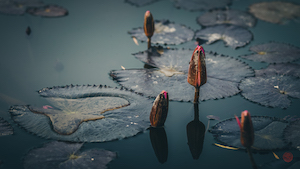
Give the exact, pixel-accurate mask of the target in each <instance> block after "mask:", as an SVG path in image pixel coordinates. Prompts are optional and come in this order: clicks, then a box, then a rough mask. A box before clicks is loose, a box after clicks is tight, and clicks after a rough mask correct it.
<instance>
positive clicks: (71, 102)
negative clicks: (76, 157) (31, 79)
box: [9, 85, 152, 142]
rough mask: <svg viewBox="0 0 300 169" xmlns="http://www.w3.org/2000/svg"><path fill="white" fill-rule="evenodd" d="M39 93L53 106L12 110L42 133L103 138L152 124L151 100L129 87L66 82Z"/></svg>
mask: <svg viewBox="0 0 300 169" xmlns="http://www.w3.org/2000/svg"><path fill="white" fill-rule="evenodd" d="M39 94H40V95H41V96H43V97H45V98H46V99H47V100H48V101H49V102H50V103H51V104H50V105H51V107H53V108H52V109H51V108H49V109H42V108H36V107H32V106H13V107H11V108H10V110H9V112H10V113H11V114H12V118H13V120H14V121H15V122H16V123H18V124H19V125H20V126H22V127H24V128H25V129H26V130H27V131H29V132H32V133H34V134H37V135H38V136H41V137H45V138H51V139H56V140H65V141H72V142H104V141H110V140H115V139H122V138H126V137H131V136H134V135H136V134H137V133H139V132H142V131H143V130H145V129H146V128H147V127H149V125H150V122H149V111H150V110H151V107H152V103H151V102H152V101H151V100H149V99H147V98H144V97H143V96H140V95H137V94H135V93H133V92H130V91H126V90H120V89H115V88H109V87H106V86H102V85H100V86H65V87H53V88H44V89H42V90H40V91H39ZM126 105H127V106H126ZM123 106H126V107H123ZM66 134H67V135H66Z"/></svg>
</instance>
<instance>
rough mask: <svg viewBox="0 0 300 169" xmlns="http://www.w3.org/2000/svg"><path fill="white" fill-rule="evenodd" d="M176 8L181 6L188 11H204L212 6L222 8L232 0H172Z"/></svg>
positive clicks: (212, 7)
mask: <svg viewBox="0 0 300 169" xmlns="http://www.w3.org/2000/svg"><path fill="white" fill-rule="evenodd" d="M173 1H174V5H175V7H176V8H183V9H186V10H189V11H199V10H200V11H206V10H211V9H214V8H224V7H225V6H227V5H229V4H230V3H231V2H232V0H210V1H207V0H197V1H195V0H173Z"/></svg>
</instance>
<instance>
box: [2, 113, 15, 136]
mask: <svg viewBox="0 0 300 169" xmlns="http://www.w3.org/2000/svg"><path fill="white" fill-rule="evenodd" d="M13 132H14V130H13V128H12V127H11V125H10V124H9V123H8V122H7V121H6V120H4V119H3V118H1V117H0V136H7V135H11V134H13Z"/></svg>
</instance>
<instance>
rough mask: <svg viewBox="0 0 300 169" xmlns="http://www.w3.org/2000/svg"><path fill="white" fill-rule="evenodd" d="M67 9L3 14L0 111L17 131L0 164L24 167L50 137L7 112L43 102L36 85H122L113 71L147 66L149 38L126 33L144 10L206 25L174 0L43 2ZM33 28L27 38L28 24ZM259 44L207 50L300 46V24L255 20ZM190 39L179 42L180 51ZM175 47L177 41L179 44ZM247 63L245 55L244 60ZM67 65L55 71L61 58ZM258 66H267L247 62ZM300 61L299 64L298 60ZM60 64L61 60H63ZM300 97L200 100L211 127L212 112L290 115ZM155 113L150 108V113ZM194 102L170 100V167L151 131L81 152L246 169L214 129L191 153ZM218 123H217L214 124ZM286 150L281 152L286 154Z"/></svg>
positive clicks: (7, 140) (141, 164)
mask: <svg viewBox="0 0 300 169" xmlns="http://www.w3.org/2000/svg"><path fill="white" fill-rule="evenodd" d="M44 2H45V3H53V4H58V5H61V6H64V7H66V8H67V9H68V10H69V15H68V16H66V17H62V18H40V17H35V16H31V15H28V14H25V15H24V16H6V15H0V21H1V26H0V46H1V50H0V57H1V62H0V70H1V71H0V78H1V83H0V116H1V117H3V118H4V119H5V120H7V121H8V122H9V123H11V125H12V127H13V128H14V134H13V135H11V136H3V137H0V160H1V161H2V162H3V164H2V165H1V166H0V168H1V167H2V168H10V169H13V168H22V167H23V161H22V158H23V157H24V156H25V155H26V153H27V152H28V151H29V150H30V149H33V148H36V147H41V146H42V145H43V144H44V143H46V142H49V140H46V139H43V138H40V137H37V136H35V135H32V134H30V133H28V132H26V131H25V130H24V129H22V128H20V127H19V126H18V125H16V124H15V123H14V122H13V121H12V120H11V117H10V115H9V113H8V111H7V110H8V109H9V107H10V106H11V105H16V104H31V105H40V104H43V103H42V101H41V100H40V99H39V96H38V94H37V92H36V91H37V90H39V89H41V88H43V87H51V86H61V85H67V84H80V85H81V84H106V85H109V86H113V87H117V86H118V84H116V83H115V82H114V81H112V80H111V79H110V77H109V75H108V73H109V71H110V70H116V69H117V70H118V69H121V66H123V67H125V68H126V69H128V68H143V63H141V62H140V61H138V60H137V59H135V58H134V57H133V56H132V55H131V53H136V52H138V51H143V50H145V49H146V47H147V44H146V43H139V46H137V45H136V44H135V43H134V42H133V40H132V39H131V37H130V35H129V34H127V31H129V30H131V29H132V28H135V27H140V26H142V24H143V15H144V13H145V11H146V10H150V11H151V12H152V14H153V16H154V18H155V19H169V20H171V21H174V22H176V23H181V24H185V25H187V26H189V27H191V28H192V29H193V30H197V29H200V26H199V25H198V24H197V23H196V17H197V16H199V15H200V14H201V13H202V12H189V11H186V10H182V9H176V8H174V7H173V4H172V2H170V1H159V2H156V3H154V4H151V5H148V6H145V7H140V8H137V7H134V6H131V5H130V4H127V3H124V1H123V0H110V1H102V0H89V1H80V0H73V1H58V0H52V1H50V0H49V1H44ZM255 2H259V1H258V0H251V1H241V0H237V1H234V2H233V5H232V6H230V8H232V9H240V10H247V7H248V6H249V5H250V4H252V3H255ZM28 26H30V27H31V30H32V32H31V35H30V36H27V34H26V33H25V31H26V28H27V27H28ZM249 30H250V31H251V32H252V33H253V36H254V39H253V41H252V42H251V43H250V44H249V45H247V46H245V47H243V48H239V49H237V50H233V49H231V48H229V47H224V45H223V42H217V43H214V44H212V45H203V47H204V49H205V50H206V51H209V50H213V51H215V52H218V53H221V54H225V55H230V56H233V57H236V58H238V56H239V55H244V54H249V53H250V52H249V51H248V49H249V47H250V46H252V45H256V44H261V43H266V42H270V41H277V42H285V43H290V44H292V45H295V46H298V47H299V46H300V33H299V31H298V30H300V24H299V22H298V21H291V22H288V23H287V24H284V25H275V24H271V23H267V22H264V21H260V20H258V21H257V24H256V26H255V27H254V28H250V29H249ZM185 46H188V43H186V44H182V45H178V47H179V48H181V47H185ZM174 47H177V46H174ZM241 60H243V59H241ZM58 61H59V63H61V64H63V69H62V70H61V69H57V63H58ZM243 61H245V62H246V63H248V64H249V65H250V66H252V67H253V68H254V69H261V68H264V67H266V66H267V64H266V63H255V62H252V61H248V60H243ZM298 63H300V62H298ZM60 66H61V65H60ZM299 108H300V100H296V99H292V105H291V106H290V107H289V108H288V109H285V110H283V109H279V108H267V107H263V106H260V105H258V104H255V103H253V102H250V101H247V100H245V99H244V98H243V97H242V96H241V95H236V96H233V97H230V98H226V99H220V100H209V101H205V102H202V103H200V105H199V112H200V113H199V119H200V121H202V122H203V123H204V124H205V125H206V124H207V121H208V119H207V118H206V116H207V115H210V114H211V115H215V116H219V117H220V119H226V118H232V117H233V116H234V115H235V114H236V115H239V114H240V113H241V112H242V111H243V110H248V111H250V112H251V114H252V115H267V116H276V117H285V116H286V115H298V113H299V112H298V110H299ZM149 112H150V110H149ZM193 116H194V110H193V105H192V104H191V103H182V102H170V105H169V114H168V118H167V120H166V123H165V131H166V134H167V140H168V150H169V151H168V159H167V161H166V162H165V163H164V164H161V163H159V162H158V160H157V158H156V156H155V154H154V150H153V149H152V146H151V142H150V136H149V131H148V130H147V131H145V132H144V133H141V134H138V135H137V136H135V137H131V138H128V139H123V140H119V141H112V142H106V143H86V144H84V147H83V150H86V149H90V148H103V149H107V150H110V151H115V152H117V153H118V157H117V158H116V159H115V160H114V161H112V162H111V163H110V164H109V167H110V168H112V169H114V168H132V169H133V168H174V169H175V168H241V167H242V168H245V169H250V168H251V164H250V160H249V158H248V155H247V153H244V152H243V151H233V150H226V149H222V148H219V147H216V146H213V145H212V144H213V143H214V142H215V140H214V139H213V136H212V135H211V134H210V133H206V135H205V139H204V145H203V151H202V153H201V155H200V158H199V159H198V160H194V159H193V158H192V155H191V153H190V151H189V147H188V144H187V136H186V125H187V124H188V123H189V122H190V121H192V120H193V119H194V117H193ZM215 123H216V121H211V125H213V124H215ZM289 151H291V152H292V153H293V154H294V156H300V153H299V152H298V151H296V150H289ZM284 152H285V151H284V150H283V151H276V154H277V155H278V156H279V157H282V155H283V153H284ZM254 159H255V161H256V163H257V164H263V163H265V162H268V161H270V160H274V159H275V158H274V156H273V155H272V153H268V154H254Z"/></svg>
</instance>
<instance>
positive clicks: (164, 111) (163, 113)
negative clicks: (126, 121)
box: [150, 90, 169, 127]
mask: <svg viewBox="0 0 300 169" xmlns="http://www.w3.org/2000/svg"><path fill="white" fill-rule="evenodd" d="M168 108H169V96H168V93H167V92H166V91H164V90H163V91H162V92H161V93H160V94H159V95H158V96H157V97H156V99H155V100H154V103H153V106H152V109H151V113H150V123H151V126H152V127H161V126H163V125H164V123H165V121H166V118H167V115H168Z"/></svg>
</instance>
